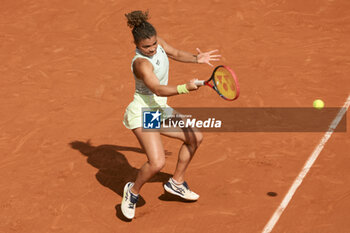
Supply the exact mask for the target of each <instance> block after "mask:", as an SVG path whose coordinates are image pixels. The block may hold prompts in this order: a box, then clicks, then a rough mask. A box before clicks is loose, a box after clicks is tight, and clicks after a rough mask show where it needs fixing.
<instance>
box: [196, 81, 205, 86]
mask: <svg viewBox="0 0 350 233" xmlns="http://www.w3.org/2000/svg"><path fill="white" fill-rule="evenodd" d="M204 82H205V81H204V80H196V81H194V84H196V86H204Z"/></svg>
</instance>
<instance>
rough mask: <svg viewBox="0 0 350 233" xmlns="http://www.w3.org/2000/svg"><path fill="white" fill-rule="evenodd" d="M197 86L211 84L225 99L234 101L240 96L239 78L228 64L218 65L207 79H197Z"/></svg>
mask: <svg viewBox="0 0 350 233" xmlns="http://www.w3.org/2000/svg"><path fill="white" fill-rule="evenodd" d="M194 83H195V84H196V85H197V86H209V87H211V88H213V89H214V90H215V91H216V92H217V93H218V94H219V95H220V96H221V97H222V98H223V99H225V100H228V101H233V100H235V99H237V98H238V96H239V85H238V80H237V77H236V75H235V73H234V72H233V70H231V69H230V68H229V67H228V66H223V65H220V66H217V67H216V68H215V69H214V71H213V74H212V75H211V77H210V79H208V80H207V81H204V80H196V81H195V82H194Z"/></svg>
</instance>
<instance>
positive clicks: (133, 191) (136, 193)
mask: <svg viewBox="0 0 350 233" xmlns="http://www.w3.org/2000/svg"><path fill="white" fill-rule="evenodd" d="M130 192H131V193H132V194H134V195H135V196H138V195H139V192H137V191H135V189H134V187H131V189H130Z"/></svg>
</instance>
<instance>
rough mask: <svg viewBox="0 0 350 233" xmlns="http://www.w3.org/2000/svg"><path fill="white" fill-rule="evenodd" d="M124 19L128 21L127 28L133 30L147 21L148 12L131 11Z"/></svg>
mask: <svg viewBox="0 0 350 233" xmlns="http://www.w3.org/2000/svg"><path fill="white" fill-rule="evenodd" d="M125 17H126V19H127V20H128V26H129V27H130V28H134V27H137V26H140V25H141V24H142V23H143V22H147V20H148V18H149V17H148V11H145V12H142V11H133V12H130V13H128V14H125Z"/></svg>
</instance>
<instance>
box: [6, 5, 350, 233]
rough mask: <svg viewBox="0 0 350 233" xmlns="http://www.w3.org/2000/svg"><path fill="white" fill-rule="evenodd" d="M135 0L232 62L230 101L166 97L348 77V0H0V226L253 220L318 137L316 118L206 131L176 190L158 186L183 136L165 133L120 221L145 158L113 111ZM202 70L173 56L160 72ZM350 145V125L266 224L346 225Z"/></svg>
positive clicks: (48, 228) (293, 88) (194, 102)
mask: <svg viewBox="0 0 350 233" xmlns="http://www.w3.org/2000/svg"><path fill="white" fill-rule="evenodd" d="M139 9H141V10H146V9H150V13H151V20H150V22H151V23H152V24H153V25H154V26H155V27H156V28H157V30H158V34H159V36H161V37H162V38H164V39H165V40H166V41H167V42H168V43H169V44H171V45H173V46H174V47H176V48H180V49H183V50H185V51H188V52H192V53H196V48H197V47H198V48H200V49H201V50H202V51H209V50H212V49H219V50H220V54H222V56H223V57H222V61H221V62H219V63H215V65H218V64H225V65H229V66H231V67H232V68H233V69H234V70H235V72H236V74H237V76H238V78H239V81H240V86H241V96H240V97H239V99H238V100H237V101H234V102H228V101H224V100H222V99H220V97H218V96H217V95H216V94H215V93H214V92H213V91H211V90H210V89H209V88H201V89H200V90H199V91H198V92H192V93H191V94H189V95H182V96H176V97H171V98H169V104H170V105H171V106H173V107H202V106H205V107H228V108H229V107H311V106H312V102H313V100H314V99H317V98H321V99H323V100H324V101H325V103H326V106H327V107H341V106H343V104H344V102H345V101H346V99H347V97H348V95H349V93H350V79H349V73H350V57H349V52H350V44H349V41H350V26H349V25H350V17H349V9H350V2H349V1H347V0H308V1H302V0H296V1H292V0H260V1H258V0H256V1H245V0H235V1H233V0H232V1H229V0H212V1H199V0H189V1H185V0H176V1H165V0H161V1H154V0H149V1H140V0H137V1H126V0H115V1H113V0H96V1H85V0H74V1H68V0H67V1H58V0H55V1H54V0H53V1H49V0H46V1H45V0H26V1H25V0H16V1H12V0H2V1H1V5H0V74H1V77H0V88H1V89H0V90H1V91H0V106H1V115H0V145H1V157H0V168H1V175H0V184H1V186H0V232H1V233H11V232H23V233H39V232H40V233H47V232H64V233H71V232H75V233H112V232H113V233H114V232H130V233H133V232H143V233H177V232H186V233H194V232H195V233H197V232H198V233H199V232H201V233H202V232H203V233H207V232H208V233H209V232H210V233H211V232H242V233H253V232H261V231H262V230H263V228H264V226H265V225H266V224H267V222H268V221H269V219H270V218H271V216H272V214H273V213H274V212H275V210H276V209H277V207H278V206H279V204H280V203H281V201H282V199H283V197H284V196H285V194H286V193H287V192H288V190H289V188H290V186H291V185H292V183H293V181H294V179H295V178H296V176H297V175H298V174H299V172H300V170H301V169H302V167H303V165H304V163H305V161H306V160H307V159H308V158H309V156H310V154H311V153H312V152H313V150H314V149H315V147H316V146H317V145H318V144H319V143H320V140H321V138H322V137H323V135H324V132H315V133H295V132H294V133H293V132H291V133H278V132H276V133H264V132H257V133H237V132H229V133H220V132H219V133H209V132H207V133H204V141H203V143H202V145H201V147H200V149H199V150H198V151H197V154H196V157H195V158H194V160H193V162H192V164H191V165H190V168H189V170H188V172H187V177H186V179H187V181H188V183H189V184H190V187H191V189H193V190H194V191H196V192H198V193H199V194H200V195H201V198H200V199H199V201H198V202H195V203H185V202H181V201H179V200H178V199H176V198H173V197H171V196H169V195H165V194H164V191H163V188H162V184H163V182H165V181H167V179H168V178H169V177H170V176H171V174H172V172H173V170H174V169H175V165H176V161H177V152H178V149H179V147H180V145H181V143H180V142H179V141H174V140H172V139H168V138H164V140H163V142H164V147H165V149H166V156H167V164H166V167H165V168H164V169H163V170H162V172H161V173H160V174H159V175H157V176H156V177H155V178H154V179H152V181H151V182H150V183H148V184H146V185H145V186H144V188H143V190H142V193H141V194H142V197H143V199H142V200H141V201H140V203H139V204H140V205H139V207H138V208H137V210H136V218H135V219H134V220H133V221H132V222H127V221H125V220H124V219H123V218H122V217H121V213H120V203H121V199H122V197H121V194H122V189H123V186H124V184H125V183H126V182H127V181H129V180H133V179H134V178H135V176H136V172H137V169H138V168H139V167H140V166H141V165H142V164H143V163H144V162H145V161H146V156H145V154H144V153H143V151H142V150H141V149H140V146H139V144H138V142H137V140H136V138H135V137H134V135H133V134H132V133H131V132H130V131H129V130H127V129H126V128H125V127H124V126H123V124H122V119H123V114H124V110H125V108H126V106H127V105H128V103H129V102H130V101H131V100H132V97H133V90H134V80H133V77H132V74H131V71H130V62H131V59H132V57H133V55H134V49H135V48H134V44H133V41H132V36H131V33H130V30H129V28H128V27H127V25H126V21H125V19H124V13H127V12H130V11H132V10H139ZM211 71H212V68H211V67H209V66H207V65H196V64H184V63H177V62H174V61H171V68H170V84H171V85H177V84H182V83H184V82H186V81H187V80H189V79H191V78H194V77H197V78H200V79H206V78H207V77H208V75H210V74H211ZM232 117H234V116H232ZM349 120H350V118H349V114H347V121H348V122H349ZM349 151H350V137H349V126H348V127H347V132H344V133H333V135H332V136H331V138H330V139H329V140H328V142H327V143H326V145H325V147H324V148H323V150H322V151H321V153H320V155H319V158H318V159H317V160H316V162H315V164H314V165H313V167H312V168H311V170H310V172H309V173H308V174H307V176H306V177H305V179H304V181H303V183H302V184H301V186H300V187H299V189H298V190H297V191H296V193H295V195H294V196H293V198H292V200H291V202H290V203H289V205H288V207H287V208H286V209H285V211H284V213H283V214H282V215H281V218H280V219H279V221H278V222H277V224H276V225H275V227H274V229H273V231H272V232H290V233H301V232H317V233H318V232H324V233H333V232H336V233H343V232H344V233H345V232H349V229H350V222H349V216H350V187H349V183H350V173H349V166H350V157H349ZM268 192H275V193H277V196H269V195H267V193H268Z"/></svg>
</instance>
